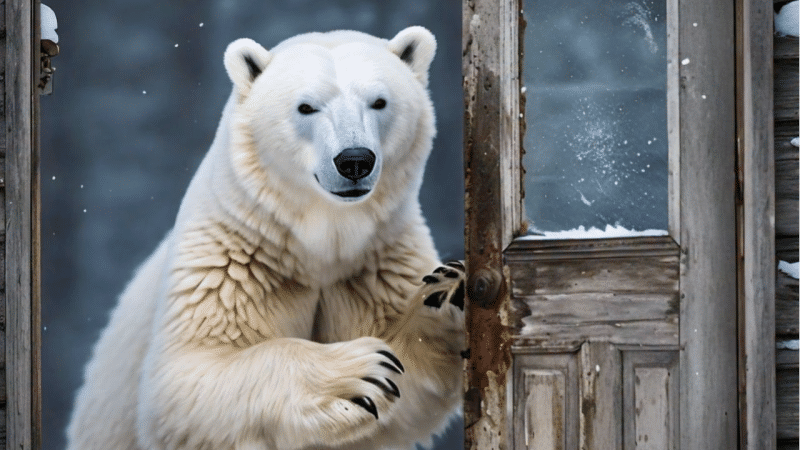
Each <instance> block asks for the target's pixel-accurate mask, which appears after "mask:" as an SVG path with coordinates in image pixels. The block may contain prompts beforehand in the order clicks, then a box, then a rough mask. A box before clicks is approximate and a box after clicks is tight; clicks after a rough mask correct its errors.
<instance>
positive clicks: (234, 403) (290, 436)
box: [138, 337, 404, 450]
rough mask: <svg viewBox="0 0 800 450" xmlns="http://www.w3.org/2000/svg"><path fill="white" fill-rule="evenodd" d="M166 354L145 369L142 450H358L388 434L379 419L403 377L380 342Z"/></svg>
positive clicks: (288, 343)
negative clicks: (356, 447) (367, 439)
mask: <svg viewBox="0 0 800 450" xmlns="http://www.w3.org/2000/svg"><path fill="white" fill-rule="evenodd" d="M163 348H164V349H168V350H162V351H160V352H158V353H157V354H155V353H151V355H149V357H148V361H147V362H146V364H145V372H144V374H143V376H144V378H143V383H142V389H141V392H140V404H139V411H138V435H139V439H140V443H141V445H142V446H143V447H144V448H148V449H153V450H155V449H197V448H214V449H238V448H251V447H253V446H256V447H258V448H269V449H281V450H283V449H287V450H291V449H305V448H320V447H326V448H328V447H332V448H335V447H339V448H350V444H351V443H355V442H357V441H361V440H363V438H365V437H367V436H373V435H375V434H376V433H377V434H380V433H379V431H380V429H381V422H380V421H379V420H376V418H377V417H379V414H380V413H379V411H386V410H388V409H390V405H391V404H392V403H393V402H395V401H396V400H397V396H398V395H399V392H398V388H397V386H398V384H400V383H401V380H402V378H404V376H401V375H400V374H401V373H402V372H403V369H404V368H403V365H402V364H401V363H399V362H398V359H397V357H396V356H395V355H394V353H393V352H392V350H391V348H390V347H389V346H388V345H387V344H386V343H385V342H384V341H382V340H380V339H377V338H373V337H362V338H358V339H354V340H352V341H346V342H340V343H334V344H319V343H315V342H312V341H308V340H305V339H297V338H275V339H270V340H267V341H265V342H262V343H260V344H257V345H254V346H252V347H249V348H246V349H242V350H236V349H232V348H227V347H226V348H203V349H200V348H194V349H191V350H190V349H187V348H180V349H169V346H165V347H163ZM383 419H384V418H383V417H381V420H383ZM259 446H261V447H259Z"/></svg>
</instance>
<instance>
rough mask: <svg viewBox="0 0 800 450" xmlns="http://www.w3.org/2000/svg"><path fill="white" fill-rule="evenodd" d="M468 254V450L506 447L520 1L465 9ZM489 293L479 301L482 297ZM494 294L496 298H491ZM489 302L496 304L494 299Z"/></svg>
mask: <svg viewBox="0 0 800 450" xmlns="http://www.w3.org/2000/svg"><path fill="white" fill-rule="evenodd" d="M462 11H463V12H462V24H463V31H462V49H463V53H462V55H463V57H462V73H463V85H464V106H465V112H464V167H465V172H464V178H465V184H466V195H465V206H466V212H465V218H464V219H465V220H464V222H465V244H466V245H465V247H466V248H465V254H466V261H467V272H468V275H469V279H468V289H467V295H468V297H469V302H468V303H467V319H466V325H467V333H468V336H467V339H468V344H469V349H470V352H471V353H470V355H471V356H470V359H469V361H468V364H467V368H466V377H465V385H466V387H465V388H466V393H465V402H464V403H465V404H464V419H465V427H466V429H465V433H464V435H465V448H473V449H478V448H497V449H503V448H506V447H507V446H508V445H510V442H511V436H512V435H513V433H512V431H511V430H512V427H511V420H510V417H506V392H507V391H506V384H507V383H508V382H510V380H507V376H508V375H510V373H509V370H510V369H511V351H510V345H509V339H510V336H509V334H508V332H507V329H508V323H507V317H509V311H508V309H509V308H510V302H509V289H508V286H507V284H506V283H505V282H504V281H503V277H504V276H505V275H506V274H505V273H503V260H502V251H503V249H504V248H506V246H507V245H508V243H509V242H510V241H511V239H512V238H513V236H514V235H515V234H517V233H519V229H520V226H519V225H520V222H521V220H522V217H521V212H520V210H521V204H520V197H521V193H520V189H521V188H520V186H521V180H520V177H521V170H517V169H515V168H516V167H518V166H519V164H520V159H521V156H520V148H519V147H520V146H519V142H520V131H519V122H520V121H521V120H522V118H520V117H519V116H520V109H519V91H520V83H519V64H518V58H519V52H518V47H517V46H518V41H519V24H520V22H521V21H522V20H523V19H522V15H521V14H520V7H519V4H518V1H517V0H503V1H500V2H496V1H492V0H474V1H468V2H463V9H462ZM487 292H488V293H492V294H488V295H486V294H482V293H487ZM494 292H496V295H493V293H494ZM491 297H493V298H491Z"/></svg>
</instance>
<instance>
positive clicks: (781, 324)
mask: <svg viewBox="0 0 800 450" xmlns="http://www.w3.org/2000/svg"><path fill="white" fill-rule="evenodd" d="M799 308H800V304H798V283H797V279H795V278H792V277H790V276H789V275H786V274H785V273H783V272H781V271H778V273H777V281H776V283H775V334H776V335H777V336H785V337H789V336H797V334H798V331H799V330H798V325H797V324H798V321H800V312H798V309H799Z"/></svg>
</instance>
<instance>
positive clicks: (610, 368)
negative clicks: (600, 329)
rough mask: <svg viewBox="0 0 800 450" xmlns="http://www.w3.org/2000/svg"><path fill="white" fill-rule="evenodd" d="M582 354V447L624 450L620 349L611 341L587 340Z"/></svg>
mask: <svg viewBox="0 0 800 450" xmlns="http://www.w3.org/2000/svg"><path fill="white" fill-rule="evenodd" d="M579 356H580V358H579V367H578V368H579V372H580V380H581V381H580V383H581V392H580V395H581V397H580V401H581V405H580V406H581V408H580V436H579V441H580V448H585V449H594V448H597V449H601V448H602V449H610V450H613V449H621V448H622V433H621V431H622V430H621V429H620V426H619V425H620V424H621V423H622V416H623V414H622V379H621V378H622V373H621V372H622V371H621V370H620V369H621V367H622V364H621V355H620V352H619V351H618V350H617V349H616V348H615V347H614V345H612V344H610V343H608V342H586V343H585V344H583V346H581V351H580V353H579Z"/></svg>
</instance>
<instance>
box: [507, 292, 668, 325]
mask: <svg viewBox="0 0 800 450" xmlns="http://www.w3.org/2000/svg"><path fill="white" fill-rule="evenodd" d="M515 300H519V301H522V302H525V304H526V306H527V310H528V315H527V316H526V317H524V318H523V319H522V321H523V324H524V327H523V329H522V331H521V334H522V335H525V334H530V333H528V332H526V329H528V327H530V326H559V325H563V326H564V327H566V328H570V331H569V332H570V333H572V332H574V331H573V330H571V328H573V327H581V326H584V325H594V324H604V323H607V324H612V325H614V324H617V323H622V322H626V323H633V322H640V321H652V320H664V321H666V322H668V323H675V324H676V326H677V322H678V314H679V302H678V292H677V291H675V292H672V293H664V294H649V293H647V294H639V293H613V292H591V293H580V294H543V295H526V296H521V297H515ZM676 331H677V328H676Z"/></svg>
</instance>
